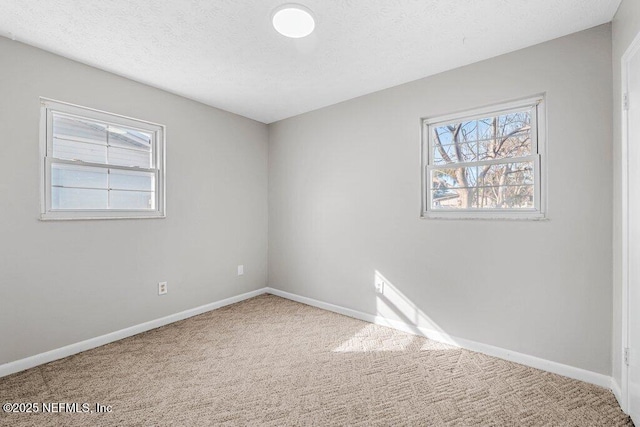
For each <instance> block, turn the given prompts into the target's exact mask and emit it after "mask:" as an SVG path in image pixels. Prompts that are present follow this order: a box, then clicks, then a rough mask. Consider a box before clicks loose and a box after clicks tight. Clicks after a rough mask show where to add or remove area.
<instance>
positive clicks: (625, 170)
mask: <svg viewBox="0 0 640 427" xmlns="http://www.w3.org/2000/svg"><path fill="white" fill-rule="evenodd" d="M638 50H640V33H638V34H637V35H636V37H635V38H634V40H633V41H632V42H631V44H630V45H629V47H628V48H627V50H626V51H625V53H624V55H622V58H621V60H620V70H621V74H622V75H621V85H620V86H621V87H620V90H621V101H622V103H621V105H620V111H621V115H620V130H621V140H620V192H621V197H620V198H621V206H620V233H621V236H620V244H621V246H622V247H621V263H622V265H621V269H622V271H621V278H620V279H621V281H622V283H621V291H620V296H621V310H620V311H621V313H620V314H621V319H620V320H621V331H620V333H621V340H620V341H621V347H620V360H619V363H620V381H621V384H619V386H620V395H619V396H620V399H619V401H620V407H621V408H622V410H623V411H624V412H625V413H627V412H628V411H629V407H628V403H629V370H628V369H627V364H626V363H625V360H624V353H625V349H626V348H627V347H628V346H629V230H630V228H629V133H628V127H627V124H628V111H627V109H625V106H624V99H625V96H626V94H627V92H628V90H629V87H628V86H629V81H628V73H629V72H628V65H629V64H628V63H629V59H630V58H631V57H633V56H634V55H635V54H636V53H637V52H638Z"/></svg>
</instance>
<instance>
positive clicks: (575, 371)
mask: <svg viewBox="0 0 640 427" xmlns="http://www.w3.org/2000/svg"><path fill="white" fill-rule="evenodd" d="M264 293H270V294H273V295H276V296H279V297H282V298H286V299H289V300H292V301H297V302H300V303H303V304H307V305H311V306H313V307H318V308H321V309H324V310H328V311H332V312H334V313H339V314H343V315H345V316H349V317H353V318H356V319H360V320H364V321H366V322H370V323H374V324H376V325H382V326H387V327H391V328H394V329H398V330H401V331H404V332H408V333H412V334H416V335H421V336H424V337H427V338H429V339H432V340H434V341H439V342H444V343H446V344H451V345H455V346H458V347H461V348H465V349H467V350H471V351H476V352H479V353H484V354H487V355H490V356H494V357H498V358H501V359H505V360H509V361H512V362H515V363H520V364H522V365H525V366H531V367H533V368H537V369H541V370H544V371H548V372H552V373H554V374H559V375H563V376H566V377H569V378H573V379H576V380H580V381H584V382H588V383H591V384H595V385H598V386H601V387H605V388H608V389H611V390H612V391H613V393H614V395H615V396H616V399H618V402H620V401H621V399H620V397H621V393H620V387H619V386H618V384H617V383H616V382H615V380H613V379H612V378H611V377H609V376H606V375H603V374H599V373H596V372H591V371H587V370H585V369H581V368H576V367H573V366H569V365H564V364H561V363H557V362H553V361H550V360H545V359H541V358H539V357H535V356H530V355H528V354H523V353H518V352H515V351H511V350H507V349H504V348H500V347H495V346H492V345H488V344H482V343H479V342H475V341H471V340H466V339H463V338H457V337H451V336H448V335H445V334H443V333H441V332H438V331H433V330H430V329H426V328H422V327H417V326H415V325H410V324H407V323H404V322H400V321H397V320H392V319H387V318H384V317H382V316H376V315H373V314H369V313H364V312H361V311H357V310H352V309H350V308H346V307H341V306H338V305H334V304H329V303H326V302H322V301H318V300H315V299H312V298H307V297H303V296H300V295H296V294H292V293H289V292H285V291H281V290H278V289H274V288H270V287H267V288H262V289H257V290H255V291H251V292H247V293H244V294H241V295H237V296H234V297H231V298H227V299H224V300H221V301H216V302H213V303H210V304H206V305H202V306H200V307H196V308H192V309H189V310H185V311H182V312H180V313H175V314H171V315H169V316H165V317H162V318H160V319H155V320H151V321H149V322H145V323H141V324H138V325H135V326H131V327H129V328H125V329H121V330H119V331H115V332H111V333H108V334H105V335H101V336H99V337H96V338H90V339H88V340H85V341H81V342H78V343H75V344H70V345H67V346H65V347H61V348H58V349H55V350H51V351H47V352H44V353H40V354H36V355H35V356H30V357H26V358H24V359H20V360H16V361H14V362H9V363H5V364H3V365H0V377H4V376H7V375H10V374H13V373H16V372H20V371H24V370H25V369H29V368H33V367H35V366H39V365H42V364H45V363H49V362H52V361H54V360H58V359H62V358H64V357H67V356H71V355H74V354H77V353H80V352H83V351H86V350H90V349H92V348H96V347H99V346H101V345H105V344H109V343H111V342H114V341H118V340H121V339H123V338H127V337H130V336H133V335H136V334H139V333H141V332H145V331H149V330H151V329H155V328H159V327H161V326H164V325H168V324H169V323H173V322H177V321H180V320H184V319H187V318H189V317H192V316H197V315H198V314H202V313H206V312H208V311H211V310H215V309H217V308H220V307H224V306H226V305H230V304H233V303H236V302H240V301H243V300H246V299H249V298H253V297H255V296H258V295H261V294H264Z"/></svg>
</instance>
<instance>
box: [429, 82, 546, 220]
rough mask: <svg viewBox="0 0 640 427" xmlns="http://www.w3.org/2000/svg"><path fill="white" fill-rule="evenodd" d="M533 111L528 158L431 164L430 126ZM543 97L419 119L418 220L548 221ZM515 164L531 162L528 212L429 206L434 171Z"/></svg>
mask: <svg viewBox="0 0 640 427" xmlns="http://www.w3.org/2000/svg"><path fill="white" fill-rule="evenodd" d="M525 110H532V115H531V136H530V138H531V141H532V144H533V145H532V153H531V155H529V156H523V157H514V158H505V159H497V160H484V161H476V162H461V163H453V164H448V165H446V164H445V165H435V164H433V163H432V159H431V157H432V153H433V150H434V142H433V134H432V132H430V129H431V128H432V127H436V126H441V125H444V124H450V123H457V122H460V121H467V120H475V119H479V118H483V117H487V116H498V115H501V114H505V113H509V112H518V111H525ZM546 111H547V109H546V94H545V93H542V94H538V95H535V96H533V97H530V98H525V99H520V100H514V101H507V102H503V103H500V104H493V105H490V106H484V107H480V108H476V109H473V110H466V111H462V112H456V113H452V114H446V115H442V116H438V117H431V118H422V119H421V127H420V128H421V132H422V135H421V138H420V161H421V174H422V177H421V184H422V185H421V187H422V188H421V189H422V194H421V213H420V218H421V219H516V220H544V219H546V218H547V167H546V163H547V161H546V149H547V126H546V114H547V112H546ZM518 161H522V162H525V161H533V162H534V183H533V188H534V197H533V199H534V207H533V208H530V209H473V208H465V209H434V208H433V206H432V200H431V198H432V192H431V182H432V179H431V173H432V171H433V170H434V169H443V168H445V167H446V166H449V167H452V166H456V167H473V166H476V167H477V166H483V165H488V164H503V163H514V162H518Z"/></svg>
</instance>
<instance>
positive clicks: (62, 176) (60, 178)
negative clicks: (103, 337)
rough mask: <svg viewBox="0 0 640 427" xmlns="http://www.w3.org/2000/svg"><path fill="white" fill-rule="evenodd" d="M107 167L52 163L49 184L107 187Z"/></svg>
mask: <svg viewBox="0 0 640 427" xmlns="http://www.w3.org/2000/svg"><path fill="white" fill-rule="evenodd" d="M108 177H109V176H108V173H107V169H101V168H92V167H86V166H75V165H64V164H56V163H54V164H52V165H51V184H52V185H54V186H61V187H83V188H100V189H104V190H106V189H107V188H108V182H107V181H108Z"/></svg>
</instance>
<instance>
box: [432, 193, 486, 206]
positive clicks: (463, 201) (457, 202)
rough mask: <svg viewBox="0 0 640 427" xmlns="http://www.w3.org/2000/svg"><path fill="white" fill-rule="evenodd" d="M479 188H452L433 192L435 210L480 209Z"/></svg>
mask: <svg viewBox="0 0 640 427" xmlns="http://www.w3.org/2000/svg"><path fill="white" fill-rule="evenodd" d="M477 195H478V189H477V188H450V189H446V190H444V191H443V190H441V189H438V190H432V191H431V207H432V208H433V209H473V208H477V207H478V197H477Z"/></svg>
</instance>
